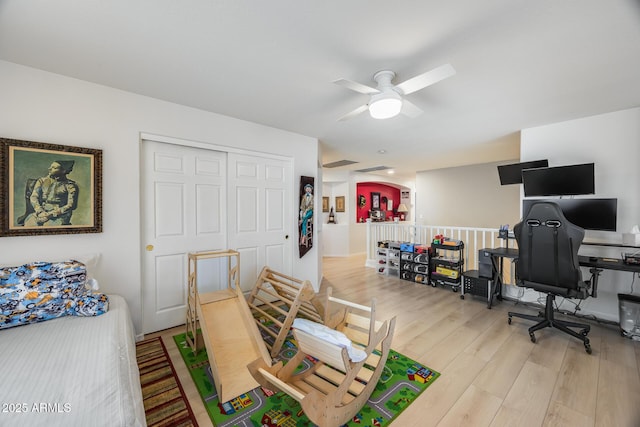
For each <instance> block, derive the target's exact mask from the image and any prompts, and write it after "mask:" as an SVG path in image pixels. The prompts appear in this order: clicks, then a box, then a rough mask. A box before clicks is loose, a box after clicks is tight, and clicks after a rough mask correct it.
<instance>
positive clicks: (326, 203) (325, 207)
mask: <svg viewBox="0 0 640 427" xmlns="http://www.w3.org/2000/svg"><path fill="white" fill-rule="evenodd" d="M322 212H329V198H328V197H323V198H322Z"/></svg>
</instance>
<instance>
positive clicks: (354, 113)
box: [338, 104, 369, 122]
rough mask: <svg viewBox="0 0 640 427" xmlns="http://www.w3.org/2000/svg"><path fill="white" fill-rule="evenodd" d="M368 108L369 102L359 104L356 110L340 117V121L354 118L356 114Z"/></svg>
mask: <svg viewBox="0 0 640 427" xmlns="http://www.w3.org/2000/svg"><path fill="white" fill-rule="evenodd" d="M368 108H369V106H368V105H367V104H364V105H361V106H359V107H358V108H356V109H355V110H353V111H352V112H350V113H347V114H345V115H344V116H342V117H340V118H339V119H338V121H341V122H342V121H345V120H349V119H352V118H354V117H355V116H357V115H358V114H360V113H362V112H364V111H367V109H368Z"/></svg>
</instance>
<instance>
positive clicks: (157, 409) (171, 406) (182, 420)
mask: <svg viewBox="0 0 640 427" xmlns="http://www.w3.org/2000/svg"><path fill="white" fill-rule="evenodd" d="M136 357H137V360H138V369H139V370H140V384H141V385H142V398H143V399H144V410H145V414H146V416H147V425H148V426H149V427H164V426H167V427H168V426H171V427H187V426H194V427H197V426H198V423H197V422H196V420H195V417H194V416H193V412H192V411H191V407H190V406H189V402H188V401H187V398H186V396H185V394H184V390H182V386H181V385H180V382H179V381H178V376H177V375H176V371H175V369H174V368H173V365H172V364H171V359H170V358H169V354H168V353H167V349H166V348H165V346H164V343H163V342H162V339H161V338H151V339H148V340H144V341H140V342H139V343H137V344H136Z"/></svg>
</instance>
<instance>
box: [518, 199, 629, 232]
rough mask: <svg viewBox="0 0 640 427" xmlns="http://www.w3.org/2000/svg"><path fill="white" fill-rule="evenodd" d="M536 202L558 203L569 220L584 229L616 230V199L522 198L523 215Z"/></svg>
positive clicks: (525, 214) (524, 215)
mask: <svg viewBox="0 0 640 427" xmlns="http://www.w3.org/2000/svg"><path fill="white" fill-rule="evenodd" d="M536 202H553V203H556V204H558V206H560V209H562V213H563V214H564V216H565V218H567V220H568V221H569V222H571V223H572V224H575V225H577V226H578V227H582V228H584V229H585V230H602V231H616V227H617V217H618V199H524V200H523V201H522V216H523V217H526V216H527V213H528V212H529V209H531V206H532V205H533V204H534V203H536Z"/></svg>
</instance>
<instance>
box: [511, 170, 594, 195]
mask: <svg viewBox="0 0 640 427" xmlns="http://www.w3.org/2000/svg"><path fill="white" fill-rule="evenodd" d="M522 183H523V184H524V195H525V197H531V196H573V195H581V194H595V192H596V185H595V168H594V164H593V163H585V164H580V165H569V166H558V167H553V168H538V169H526V170H523V171H522Z"/></svg>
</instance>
